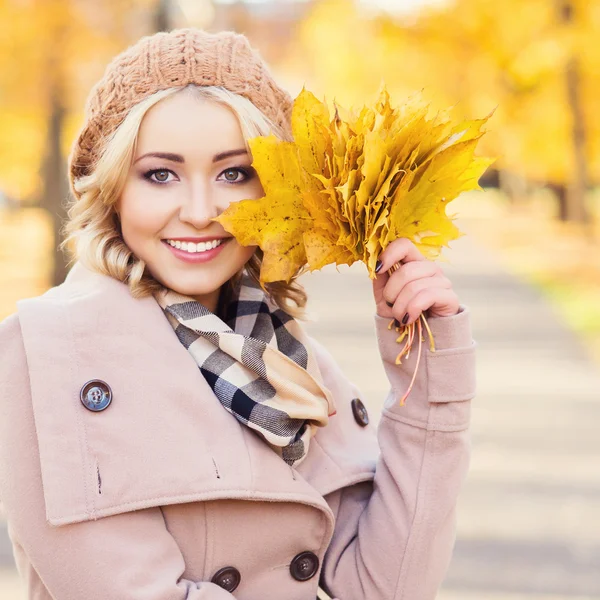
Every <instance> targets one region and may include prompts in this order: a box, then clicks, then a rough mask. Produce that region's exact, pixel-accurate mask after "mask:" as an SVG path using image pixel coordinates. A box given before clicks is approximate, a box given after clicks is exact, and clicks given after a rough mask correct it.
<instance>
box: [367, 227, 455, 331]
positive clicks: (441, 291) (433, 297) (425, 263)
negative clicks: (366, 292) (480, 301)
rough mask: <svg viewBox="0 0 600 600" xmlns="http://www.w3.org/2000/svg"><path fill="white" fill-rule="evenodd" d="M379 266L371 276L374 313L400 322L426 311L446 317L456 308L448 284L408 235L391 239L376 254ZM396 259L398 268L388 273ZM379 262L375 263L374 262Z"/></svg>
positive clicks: (442, 273)
mask: <svg viewBox="0 0 600 600" xmlns="http://www.w3.org/2000/svg"><path fill="white" fill-rule="evenodd" d="M379 260H380V261H381V263H380V265H381V266H380V268H379V270H378V271H377V273H378V275H377V277H376V278H375V279H373V296H374V297H375V304H376V308H377V314H378V315H379V316H381V317H393V318H395V319H396V320H397V321H398V322H399V323H400V324H402V325H408V324H410V323H413V322H414V321H416V320H417V319H418V318H419V316H420V314H421V313H422V312H424V311H428V314H427V315H426V316H429V317H449V316H451V315H455V314H457V313H458V311H459V304H460V303H459V300H458V297H457V295H456V294H455V292H454V290H453V289H452V283H451V282H450V280H449V279H448V278H447V277H446V276H445V275H444V272H443V271H442V269H441V268H440V266H439V265H438V264H437V263H434V262H432V261H430V260H427V259H426V258H425V257H424V256H423V255H422V254H421V253H420V252H419V250H418V249H417V247H416V246H415V245H414V244H413V243H412V242H411V241H410V240H409V239H408V238H398V239H397V240H394V241H393V242H391V243H390V244H389V245H388V246H387V247H386V249H385V250H384V251H383V252H382V253H381V255H380V256H379ZM396 262H402V263H403V264H402V265H401V267H400V268H399V269H398V270H396V271H395V272H393V273H392V274H391V275H390V274H388V273H387V270H388V269H389V268H390V267H391V266H392V265H393V264H394V263H396ZM378 264H379V263H378Z"/></svg>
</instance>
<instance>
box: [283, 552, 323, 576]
mask: <svg viewBox="0 0 600 600" xmlns="http://www.w3.org/2000/svg"><path fill="white" fill-rule="evenodd" d="M318 570H319V557H318V556H317V555H316V554H314V553H313V552H301V553H300V554H298V555H297V556H295V557H294V560H292V562H291V564H290V573H291V574H292V577H293V578H294V579H296V580H297V581H307V580H309V579H310V578H311V577H313V576H314V575H315V573H316V572H317V571H318Z"/></svg>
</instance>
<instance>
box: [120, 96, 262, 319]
mask: <svg viewBox="0 0 600 600" xmlns="http://www.w3.org/2000/svg"><path fill="white" fill-rule="evenodd" d="M251 163H252V157H251V156H250V155H249V154H248V153H247V151H246V144H245V141H244V137H243V135H242V130H241V127H240V124H239V121H238V119H237V117H236V115H235V114H234V113H233V111H232V110H230V109H229V108H228V107H227V106H225V105H223V104H219V103H217V102H215V101H211V100H207V99H200V98H198V97H195V96H192V95H191V94H188V93H177V94H175V95H173V96H170V97H167V98H165V99H164V100H161V101H160V102H159V103H158V104H156V105H154V106H153V107H152V108H151V109H150V110H149V111H148V112H147V113H146V115H145V116H144V119H143V120H142V123H141V126H140V130H139V134H138V142H137V148H136V152H135V156H134V158H133V161H132V165H131V168H130V170H129V173H128V175H127V179H126V182H125V187H124V189H123V191H122V194H121V196H120V198H119V201H118V202H117V206H116V208H117V212H118V213H119V217H120V221H121V230H122V234H123V239H124V241H125V243H126V244H127V246H128V247H129V249H130V250H131V251H132V252H133V253H134V254H135V256H137V257H138V258H139V259H141V260H143V261H144V262H145V263H146V265H147V268H148V270H149V272H150V273H151V275H152V276H153V277H154V278H155V279H156V280H157V281H159V282H160V283H162V284H163V285H164V286H166V287H168V288H170V289H172V290H174V291H176V292H178V293H180V294H184V295H187V296H192V297H194V298H195V299H197V300H198V301H200V302H201V303H202V304H204V306H206V307H207V308H208V309H210V310H212V311H213V312H214V311H215V310H216V306H217V301H218V297H219V291H220V288H221V286H222V285H223V284H224V283H225V282H226V281H228V280H229V279H230V278H231V277H232V276H233V275H234V274H235V273H236V272H238V271H239V270H240V269H241V268H242V267H243V266H244V264H245V263H246V262H247V261H248V260H249V258H250V257H251V256H252V254H253V253H254V250H255V249H256V246H247V247H244V246H240V245H239V244H238V243H237V241H236V240H235V238H233V237H231V235H230V234H228V233H227V232H226V231H225V230H224V229H223V228H222V227H221V225H219V224H218V223H216V222H213V221H211V220H210V219H211V218H213V217H216V216H217V215H219V214H220V213H221V212H223V211H224V210H225V209H226V208H227V207H228V206H229V204H230V203H231V202H234V201H237V200H243V199H246V198H251V199H257V198H260V197H261V196H263V195H264V193H263V189H262V186H261V184H260V181H259V179H258V176H257V175H256V173H255V171H254V170H253V169H252V167H251Z"/></svg>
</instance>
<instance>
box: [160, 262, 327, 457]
mask: <svg viewBox="0 0 600 600" xmlns="http://www.w3.org/2000/svg"><path fill="white" fill-rule="evenodd" d="M155 299H156V301H157V302H158V304H159V305H160V306H161V308H162V309H163V311H164V313H165V315H166V316H167V319H168V320H169V322H170V323H171V325H172V327H173V329H174V330H175V333H176V335H177V337H178V339H179V341H180V342H181V343H182V344H183V345H184V346H185V348H186V349H187V350H188V352H189V353H190V354H191V355H192V357H193V358H194V360H195V361H196V364H197V365H198V367H199V369H200V372H201V373H202V375H203V376H204V378H205V379H206V381H207V382H208V384H209V385H210V387H211V389H212V390H213V392H214V393H215V395H216V396H217V398H218V399H219V401H220V402H221V404H222V405H223V406H224V407H225V409H226V410H228V411H229V412H230V413H231V414H232V415H234V416H235V417H236V419H238V420H239V421H240V422H242V423H244V425H247V426H248V427H250V428H251V429H253V430H255V431H256V432H257V433H259V434H260V435H261V436H262V437H263V438H264V440H265V441H266V442H267V443H268V444H269V445H270V446H271V447H272V448H273V450H274V451H275V452H277V454H278V455H279V456H281V457H282V459H283V460H284V461H285V462H286V463H287V464H289V465H294V464H298V463H300V462H301V461H302V460H303V459H304V457H305V456H306V453H307V452H308V446H309V442H310V439H311V437H312V436H313V435H314V434H315V433H316V431H317V427H323V426H325V425H327V423H328V418H329V417H330V416H331V415H333V414H335V407H334V402H333V398H332V395H331V392H330V391H329V390H328V389H327V388H326V387H325V386H324V385H323V383H322V380H321V375H320V372H319V369H318V367H317V364H316V361H315V358H314V356H313V354H312V352H311V349H310V343H309V342H308V340H307V338H306V335H305V334H304V332H303V330H302V329H301V327H300V325H299V324H298V323H297V322H296V321H295V320H294V319H293V317H291V316H290V315H288V314H287V313H286V312H284V311H283V310H281V309H280V308H278V307H277V306H276V305H275V304H274V303H273V302H272V301H271V300H270V299H268V298H267V296H266V295H265V293H264V292H263V290H262V289H261V287H260V286H259V285H258V284H257V283H256V282H255V281H254V280H253V279H252V278H251V277H250V276H249V275H248V274H247V273H244V274H243V276H242V279H241V280H240V282H239V284H238V287H237V293H236V295H235V299H234V300H233V301H232V302H230V303H229V305H228V306H227V311H226V315H225V321H223V320H222V319H221V318H219V317H218V316H217V315H216V314H214V313H213V312H211V311H210V310H208V309H207V308H206V307H205V306H203V305H202V304H201V303H200V302H198V301H197V300H194V299H193V298H191V297H189V296H184V295H181V294H179V293H177V292H175V291H173V290H170V289H163V290H162V291H160V292H158V293H157V294H155Z"/></svg>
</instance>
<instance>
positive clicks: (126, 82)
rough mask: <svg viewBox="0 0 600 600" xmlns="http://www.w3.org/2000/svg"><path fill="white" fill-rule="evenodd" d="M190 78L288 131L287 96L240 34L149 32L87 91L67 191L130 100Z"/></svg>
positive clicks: (87, 166)
mask: <svg viewBox="0 0 600 600" xmlns="http://www.w3.org/2000/svg"><path fill="white" fill-rule="evenodd" d="M190 83H194V84H197V85H201V86H211V85H217V86H222V87H224V88H226V89H227V90H229V91H231V92H234V93H237V94H240V95H242V96H244V97H246V98H248V100H250V101H251V102H252V103H253V104H254V105H255V106H256V107H257V108H258V109H260V110H261V111H262V112H263V113H264V114H265V116H266V117H267V118H269V119H270V120H271V121H272V122H273V123H275V124H276V125H278V126H279V127H281V128H282V129H283V130H284V131H286V132H289V131H290V118H291V112H292V104H293V101H292V98H291V97H290V95H289V94H288V93H287V92H286V91H285V90H284V89H282V88H280V87H279V86H278V85H277V84H276V83H275V81H274V80H273V77H272V76H271V74H270V72H269V69H268V67H267V65H266V64H265V62H264V61H263V59H262V58H261V56H260V54H259V53H258V52H257V51H256V50H254V49H253V48H252V47H251V46H250V43H249V42H248V39H247V38H246V37H245V36H244V35H241V34H238V33H234V32H232V31H221V32H219V33H208V32H206V31H203V30H201V29H196V28H185V29H174V30H173V31H170V32H168V33H165V32H160V33H155V34H154V35H151V36H145V37H143V38H141V39H140V40H139V41H138V42H136V43H135V44H134V45H132V46H130V47H129V48H127V49H126V50H124V51H123V52H121V53H120V54H118V55H117V56H116V57H115V58H114V59H113V60H112V61H111V62H110V63H109V64H108V66H107V67H106V70H105V72H104V75H103V77H102V79H100V81H99V82H98V83H96V85H95V86H94V87H93V88H92V90H91V91H90V94H89V96H88V98H87V101H86V106H85V121H84V124H83V126H82V129H81V130H80V132H79V135H78V136H77V138H76V139H75V142H74V143H73V146H72V149H71V153H70V155H69V159H68V165H69V183H70V187H71V191H72V193H73V194H74V195H75V196H76V197H77V193H76V192H75V190H74V188H73V183H74V180H75V179H77V178H79V177H81V176H83V175H88V174H89V173H90V171H91V167H92V166H93V163H94V161H95V160H96V159H97V154H96V153H97V151H98V149H99V142H100V141H101V140H102V139H103V138H105V137H107V136H109V135H110V134H112V133H113V132H114V131H115V129H116V128H117V127H118V126H119V125H120V124H121V123H122V122H123V120H124V119H125V117H126V116H127V114H128V113H129V111H130V109H131V108H132V107H133V106H134V105H135V104H137V103H138V102H140V101H141V100H143V99H144V98H146V97H148V96H150V95H152V94H154V93H155V92H157V91H159V90H163V89H167V88H170V87H183V86H186V85H188V84H190Z"/></svg>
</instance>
